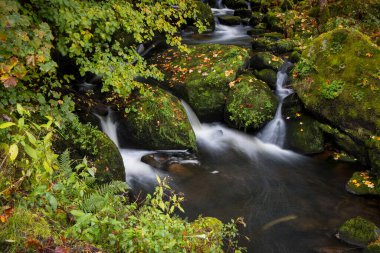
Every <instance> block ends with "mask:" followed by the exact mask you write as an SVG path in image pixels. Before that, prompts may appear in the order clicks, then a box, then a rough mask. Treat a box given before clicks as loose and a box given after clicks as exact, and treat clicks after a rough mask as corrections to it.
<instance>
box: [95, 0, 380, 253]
mask: <svg viewBox="0 0 380 253" xmlns="http://www.w3.org/2000/svg"><path fill="white" fill-rule="evenodd" d="M218 4H219V1H218V2H217V5H218ZM218 7H220V9H213V12H214V14H215V16H218V15H227V14H230V13H231V10H229V9H226V8H224V9H223V6H220V5H218ZM246 29H247V28H246V27H244V26H242V25H240V26H235V27H225V26H223V25H220V24H219V23H217V29H216V31H215V32H214V33H210V34H208V35H199V36H196V35H194V34H193V35H189V34H187V35H184V40H185V41H186V42H187V43H225V44H238V45H247V44H246V43H247V36H246V35H245V31H244V30H246ZM277 79H278V80H277V85H276V86H277V89H276V94H277V96H278V99H279V107H278V109H277V112H276V116H275V118H274V119H273V120H272V121H271V122H269V123H268V124H267V126H266V127H265V128H264V129H263V130H262V131H261V133H259V135H258V137H255V136H252V135H248V134H245V133H242V132H239V131H236V130H232V129H229V128H228V127H226V126H224V125H222V124H219V123H215V124H202V123H201V122H200V121H199V120H198V118H197V116H196V115H195V113H194V112H193V111H192V110H191V108H190V107H189V106H188V105H187V104H186V103H184V102H183V106H184V108H185V109H186V112H187V114H188V117H189V120H190V122H191V125H192V127H193V129H194V132H195V134H196V140H197V145H198V149H199V152H198V155H197V157H194V155H191V154H189V153H188V152H186V151H173V150H172V151H149V150H131V149H123V148H121V149H120V152H121V154H122V157H123V160H124V165H125V169H126V180H127V182H128V183H129V184H130V185H131V186H133V187H134V189H145V190H147V191H151V190H152V187H153V186H154V185H155V178H156V175H158V176H161V177H164V176H168V177H170V178H171V181H170V182H171V185H172V187H173V188H174V189H176V191H177V192H183V193H184V194H185V198H186V201H185V202H184V204H183V205H184V208H185V210H186V213H185V214H184V216H186V217H188V218H189V219H190V220H193V219H195V218H197V216H198V215H199V214H202V215H203V216H214V217H217V218H219V219H221V220H222V221H224V222H228V221H229V220H230V219H232V218H237V217H240V216H241V217H244V219H245V222H246V224H247V227H246V228H245V229H243V234H244V235H246V236H248V237H249V238H250V239H251V240H250V241H246V240H243V239H242V241H241V242H242V244H243V245H245V246H247V248H248V252H256V253H272V252H273V253H306V252H360V251H359V250H358V249H355V248H352V247H351V246H348V245H346V244H344V243H342V242H340V241H339V240H337V239H336V238H335V233H336V230H337V228H338V227H339V225H341V224H342V223H343V222H344V221H345V220H346V219H349V218H352V217H355V216H358V215H360V216H362V217H364V218H367V219H369V220H372V221H374V222H375V223H377V224H380V215H379V211H380V209H379V206H380V200H379V199H378V198H369V197H367V198H366V197H358V196H354V195H352V194H349V193H347V192H346V191H345V184H346V182H347V180H348V179H349V178H350V176H351V175H352V173H353V172H354V168H360V166H359V165H357V164H353V165H352V164H347V163H339V162H335V161H332V160H326V159H322V158H323V155H321V157H320V159H314V158H310V157H305V156H302V155H299V154H297V153H294V152H292V151H288V150H284V149H282V148H280V147H281V146H282V144H283V143H284V140H286V136H285V130H286V129H285V124H284V121H283V119H282V112H281V111H282V103H283V100H284V98H285V97H286V96H287V95H289V94H290V93H292V90H290V89H287V88H286V87H284V84H285V83H286V79H287V75H286V67H285V68H284V69H282V70H281V71H279V73H278V74H277ZM99 118H100V119H101V123H102V128H103V131H104V132H105V133H107V134H108V135H109V136H110V138H111V139H112V140H113V141H114V142H115V143H116V144H117V145H118V141H117V130H116V129H117V122H115V121H113V120H112V113H111V112H110V113H108V115H107V116H106V117H100V116H99ZM146 156H151V157H153V158H154V157H158V158H159V159H156V160H157V161H158V160H160V158H162V157H166V158H165V159H166V162H165V163H163V165H162V168H161V169H156V168H153V167H151V166H150V165H148V164H146V163H143V162H142V161H141V159H142V158H143V157H146ZM189 157H190V158H189Z"/></svg>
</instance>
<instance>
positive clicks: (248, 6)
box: [247, 1, 252, 11]
mask: <svg viewBox="0 0 380 253" xmlns="http://www.w3.org/2000/svg"><path fill="white" fill-rule="evenodd" d="M247 9H248V10H250V11H251V10H252V6H251V2H250V1H248V2H247Z"/></svg>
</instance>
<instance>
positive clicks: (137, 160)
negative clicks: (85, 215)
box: [95, 108, 160, 187]
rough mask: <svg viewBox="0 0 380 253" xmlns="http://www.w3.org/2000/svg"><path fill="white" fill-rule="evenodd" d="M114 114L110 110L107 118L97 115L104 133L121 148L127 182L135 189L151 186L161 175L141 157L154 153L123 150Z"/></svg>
mask: <svg viewBox="0 0 380 253" xmlns="http://www.w3.org/2000/svg"><path fill="white" fill-rule="evenodd" d="M114 113H115V112H114V111H112V110H111V109H110V108H109V109H108V114H107V115H106V116H100V115H97V114H95V115H96V116H97V117H98V118H99V119H100V124H101V127H102V131H103V132H104V133H105V134H106V135H108V137H109V138H110V139H111V140H112V141H113V142H114V143H115V144H116V146H117V147H118V148H119V151H120V154H121V156H122V158H123V162H124V168H125V176H126V178H125V179H126V182H127V183H128V184H129V185H130V186H131V187H133V185H134V184H135V183H138V184H139V185H140V186H141V185H151V184H152V182H155V180H156V175H160V173H158V172H156V171H155V170H153V169H152V167H150V166H149V165H148V164H146V163H143V162H142V161H141V157H143V156H144V155H147V154H150V153H152V151H147V150H135V149H121V148H120V145H119V140H118V137H117V122H116V121H115V120H114V119H113V114H114Z"/></svg>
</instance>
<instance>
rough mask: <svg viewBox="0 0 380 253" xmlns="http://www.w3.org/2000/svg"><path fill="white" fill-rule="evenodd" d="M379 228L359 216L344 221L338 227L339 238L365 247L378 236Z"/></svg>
mask: <svg viewBox="0 0 380 253" xmlns="http://www.w3.org/2000/svg"><path fill="white" fill-rule="evenodd" d="M379 232H380V230H379V228H378V227H377V226H376V225H375V224H374V223H373V222H370V221H367V220H365V219H363V218H361V217H356V218H352V219H350V220H348V221H346V222H345V223H344V224H343V225H342V226H341V227H340V228H339V234H338V236H339V238H340V239H341V240H343V241H345V242H347V243H350V244H353V245H357V246H360V247H365V246H366V245H368V244H369V243H371V242H373V241H375V240H376V239H377V238H378V237H379Z"/></svg>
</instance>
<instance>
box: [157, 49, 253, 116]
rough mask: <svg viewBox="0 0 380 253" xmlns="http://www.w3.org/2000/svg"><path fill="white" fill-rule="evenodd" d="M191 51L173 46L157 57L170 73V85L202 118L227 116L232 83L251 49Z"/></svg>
mask: <svg viewBox="0 0 380 253" xmlns="http://www.w3.org/2000/svg"><path fill="white" fill-rule="evenodd" d="M189 49H190V52H188V53H186V52H179V51H178V50H175V49H169V50H167V51H165V52H163V53H162V54H159V55H156V56H155V57H154V59H153V61H154V62H156V63H157V67H158V68H160V69H161V70H162V71H163V72H164V73H165V76H166V80H167V83H166V85H167V86H169V87H170V88H172V89H173V90H174V91H175V92H176V93H177V94H179V96H181V97H182V98H184V99H185V100H186V102H188V103H189V105H190V106H191V107H192V108H193V109H194V111H195V113H196V114H197V115H198V117H200V118H201V119H210V118H216V119H220V118H222V116H223V112H224V105H225V100H226V96H227V93H228V83H230V82H232V81H233V80H235V79H236V76H237V74H238V73H239V71H240V70H241V69H243V68H244V67H245V65H246V63H247V61H248V57H249V55H248V50H247V49H243V48H240V47H237V46H227V45H196V46H189Z"/></svg>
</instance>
